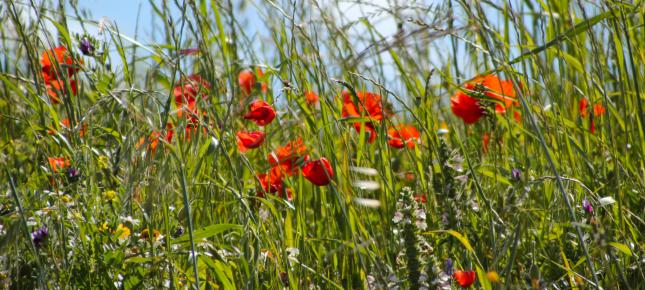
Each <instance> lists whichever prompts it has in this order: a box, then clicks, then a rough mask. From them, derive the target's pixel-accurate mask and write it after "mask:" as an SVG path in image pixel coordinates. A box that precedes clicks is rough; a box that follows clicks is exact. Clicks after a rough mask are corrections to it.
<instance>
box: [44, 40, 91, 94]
mask: <svg viewBox="0 0 645 290" xmlns="http://www.w3.org/2000/svg"><path fill="white" fill-rule="evenodd" d="M82 63H83V62H82V61H81V60H79V61H78V63H75V62H74V60H73V59H72V56H71V55H70V53H69V51H68V50H67V48H66V47H64V46H59V47H55V48H54V49H51V50H47V51H45V52H43V54H42V56H41V59H40V64H41V70H40V75H41V76H42V77H43V80H44V81H45V86H46V88H47V95H49V99H50V100H51V102H52V103H54V104H60V103H61V98H60V94H66V93H68V89H67V84H66V81H65V80H66V79H67V82H69V88H71V93H72V94H74V95H76V93H77V90H78V86H77V83H76V80H75V79H74V78H73V76H74V74H76V72H77V71H78V70H79V66H78V65H77V64H82Z"/></svg>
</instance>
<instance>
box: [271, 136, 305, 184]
mask: <svg viewBox="0 0 645 290" xmlns="http://www.w3.org/2000/svg"><path fill="white" fill-rule="evenodd" d="M267 159H269V163H270V164H271V165H272V166H278V165H280V166H281V167H282V169H283V170H284V171H285V173H286V174H288V175H294V174H296V173H297V172H298V166H297V165H298V163H299V162H302V161H305V162H306V161H308V160H309V155H307V147H306V146H305V145H304V144H302V138H298V139H296V140H293V141H290V142H289V143H287V144H286V145H285V146H282V147H278V148H277V149H276V150H275V151H273V152H271V153H270V154H269V156H268V157H267Z"/></svg>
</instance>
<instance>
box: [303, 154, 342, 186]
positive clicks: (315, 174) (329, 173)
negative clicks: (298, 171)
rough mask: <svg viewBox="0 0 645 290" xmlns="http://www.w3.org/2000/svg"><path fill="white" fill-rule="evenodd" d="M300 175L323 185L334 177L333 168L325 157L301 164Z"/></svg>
mask: <svg viewBox="0 0 645 290" xmlns="http://www.w3.org/2000/svg"><path fill="white" fill-rule="evenodd" d="M302 176H304V177H305V178H307V180H309V181H311V183H313V184H315V185H318V186H325V185H327V184H329V182H331V179H332V178H333V177H334V170H333V169H332V168H331V164H329V161H327V159H326V158H325V157H322V158H320V159H318V160H313V161H309V162H307V163H305V165H303V166H302Z"/></svg>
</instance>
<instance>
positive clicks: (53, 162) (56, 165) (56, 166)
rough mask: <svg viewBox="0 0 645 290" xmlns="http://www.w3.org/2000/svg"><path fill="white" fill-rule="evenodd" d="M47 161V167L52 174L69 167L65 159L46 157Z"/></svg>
mask: <svg viewBox="0 0 645 290" xmlns="http://www.w3.org/2000/svg"><path fill="white" fill-rule="evenodd" d="M47 161H48V162H49V167H51V169H52V172H54V173H58V172H59V171H61V170H63V169H65V168H67V167H69V166H70V162H69V160H67V158H65V157H48V158H47Z"/></svg>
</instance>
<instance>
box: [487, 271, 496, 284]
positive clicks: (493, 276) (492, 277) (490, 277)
mask: <svg viewBox="0 0 645 290" xmlns="http://www.w3.org/2000/svg"><path fill="white" fill-rule="evenodd" d="M486 277H488V281H491V282H492V283H498V282H499V274H497V272H495V271H488V273H486Z"/></svg>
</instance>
